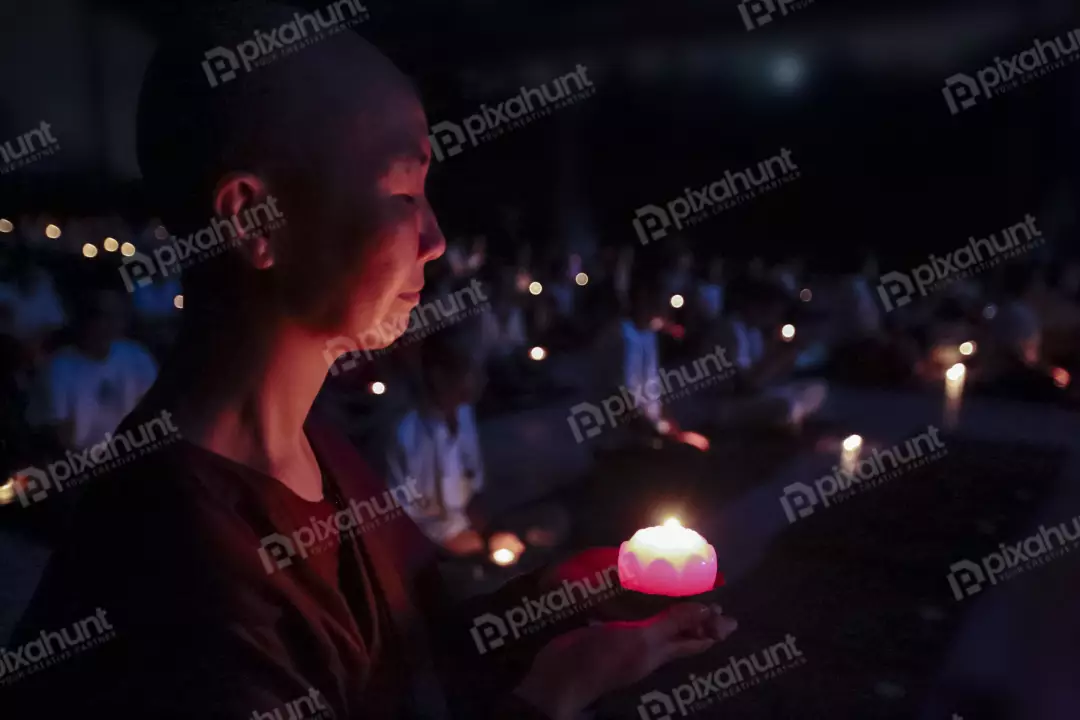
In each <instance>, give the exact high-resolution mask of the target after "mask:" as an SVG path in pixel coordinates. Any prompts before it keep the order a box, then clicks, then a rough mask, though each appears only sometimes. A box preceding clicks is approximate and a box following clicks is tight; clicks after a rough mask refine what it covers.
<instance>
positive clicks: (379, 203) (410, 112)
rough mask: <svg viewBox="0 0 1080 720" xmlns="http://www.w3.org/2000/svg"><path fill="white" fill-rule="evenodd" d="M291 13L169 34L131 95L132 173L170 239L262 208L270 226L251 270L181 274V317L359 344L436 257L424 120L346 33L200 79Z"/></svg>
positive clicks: (394, 78)
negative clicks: (245, 306) (272, 323)
mask: <svg viewBox="0 0 1080 720" xmlns="http://www.w3.org/2000/svg"><path fill="white" fill-rule="evenodd" d="M343 2H344V0H343ZM339 4H341V3H339ZM346 4H347V3H346ZM328 7H329V6H328ZM299 12H300V11H298V10H296V9H294V8H288V7H283V6H258V7H248V8H246V9H244V10H242V11H236V10H234V11H231V12H229V13H228V14H226V15H224V16H220V17H216V18H215V19H214V21H213V22H206V23H205V24H203V25H201V26H199V27H198V28H196V29H195V30H194V31H192V32H190V33H189V32H182V33H176V34H175V35H178V36H181V37H183V41H182V42H179V43H171V44H169V45H166V46H163V47H162V48H161V49H160V50H159V52H158V53H157V54H156V56H155V58H154V59H153V61H152V62H151V65H150V68H149V69H148V71H147V74H146V77H145V80H144V83H143V91H142V93H141V96H140V101H139V117H138V155H139V164H140V167H141V168H142V171H143V175H144V179H145V181H146V184H147V187H148V189H149V190H150V193H151V196H152V197H153V199H154V202H155V204H156V207H157V208H158V209H159V212H160V213H161V215H162V217H163V218H164V220H165V223H166V226H167V227H168V229H169V231H170V233H172V234H174V235H184V234H187V233H190V232H193V231H195V230H197V229H199V228H202V227H206V226H207V225H208V223H209V222H210V220H211V219H212V218H215V217H218V218H221V217H225V218H227V217H229V216H230V215H232V214H233V212H235V211H236V209H237V208H238V207H247V206H249V205H255V204H257V203H258V201H259V200H260V199H261V198H265V197H268V196H269V197H272V198H273V199H274V200H275V202H276V203H278V206H279V207H280V210H281V212H282V214H283V216H284V227H283V228H281V229H275V230H273V232H272V233H270V234H269V236H270V237H269V240H268V244H267V248H268V249H267V250H266V253H265V254H266V259H265V262H262V261H259V260H258V258H257V259H256V260H257V261H256V262H255V265H254V266H253V261H252V260H251V257H245V256H243V255H240V256H239V257H238V254H237V253H225V254H224V255H223V256H221V258H220V259H214V260H212V261H206V262H203V261H200V262H199V263H198V264H196V265H194V266H193V267H192V268H190V269H185V272H184V286H185V308H192V309H195V310H196V311H198V310H199V308H200V307H201V306H203V305H206V306H208V309H213V310H214V311H215V312H216V311H219V309H220V308H222V307H225V308H231V307H234V306H236V305H237V304H238V303H240V302H242V301H248V302H254V303H257V304H258V306H259V307H260V308H262V311H263V312H270V311H271V310H273V309H276V310H278V311H279V312H280V313H283V314H286V315H289V316H292V317H294V318H297V319H300V320H301V321H302V322H303V323H304V324H306V325H308V326H309V327H310V328H311V329H313V330H318V331H320V332H326V333H331V332H333V331H336V332H338V333H339V334H342V333H341V331H342V330H344V331H345V332H344V334H348V335H352V334H354V333H356V334H362V333H363V332H364V329H365V327H364V326H365V325H366V324H368V323H372V324H375V323H379V322H385V321H386V320H387V319H389V318H388V317H387V316H388V315H396V314H400V308H399V307H397V305H398V304H400V303H398V301H397V298H398V296H399V295H402V294H404V295H406V296H408V297H411V296H412V293H413V291H416V290H418V289H419V286H421V285H422V284H423V270H422V265H423V262H426V259H424V255H425V253H428V254H430V252H431V247H430V246H438V247H437V248H436V249H437V252H436V256H437V254H439V253H441V251H442V250H441V243H442V242H443V241H442V236H441V234H440V233H439V230H438V225H437V223H436V222H435V219H434V215H433V214H432V213H431V209H430V207H429V206H428V205H427V201H426V199H425V197H424V189H423V186H424V179H425V177H426V173H427V169H428V164H429V160H428V157H429V155H430V148H429V144H428V140H427V121H426V118H425V116H424V113H423V109H422V107H421V105H420V102H419V99H418V97H417V94H416V92H415V89H414V87H413V85H412V83H411V82H410V81H409V80H408V78H406V77H405V76H404V75H403V74H402V73H401V72H400V71H399V70H398V69H397V68H396V67H395V66H394V65H393V63H391V62H390V61H389V60H388V59H387V58H386V57H385V56H383V55H382V54H381V53H380V52H379V51H378V50H376V49H375V48H374V47H372V46H371V45H370V44H368V43H367V42H366V41H364V40H362V39H361V38H359V37H358V36H357V35H355V34H354V33H353V32H351V31H349V30H339V31H338V32H334V33H333V34H328V35H325V34H313V36H312V37H310V38H308V39H307V40H306V41H305V42H304V43H297V47H296V49H295V51H291V52H282V51H281V50H277V51H276V54H274V55H270V56H264V57H263V58H261V59H260V60H258V61H257V62H264V64H262V65H258V64H257V62H252V63H246V62H245V63H244V67H237V68H235V70H234V72H233V73H231V76H230V77H229V78H228V79H225V78H224V77H219V76H215V75H214V73H215V72H217V71H218V70H219V69H220V68H217V67H216V66H214V65H212V64H211V62H212V59H213V58H214V57H215V56H220V55H221V51H216V50H215V49H216V48H224V49H225V50H229V49H230V48H232V49H236V48H238V47H239V46H240V44H241V43H244V42H248V43H249V45H251V44H252V43H251V39H252V38H255V37H258V35H257V33H262V35H263V36H264V37H265V36H266V35H267V34H269V33H272V32H274V30H275V29H276V28H280V27H282V26H283V25H285V24H287V23H291V22H294V21H295V20H296V18H297V13H299ZM338 12H342V11H341V10H340V9H339V11H338ZM301 14H303V13H301ZM324 14H325V10H324ZM346 17H348V16H347V15H346ZM325 32H329V31H325ZM308 43H310V44H308ZM229 51H230V52H231V50H229ZM248 65H250V67H249V68H248V69H245V67H246V66H248ZM418 258H420V259H421V261H420V262H419V263H418ZM427 259H430V258H427ZM260 262H261V264H260ZM360 284H362V285H363V286H364V287H365V288H366V289H367V292H365V293H361V294H360V295H358V294H357V293H356V292H355V291H354V290H355V288H356V287H357V286H358V285H360Z"/></svg>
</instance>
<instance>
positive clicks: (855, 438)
mask: <svg viewBox="0 0 1080 720" xmlns="http://www.w3.org/2000/svg"><path fill="white" fill-rule="evenodd" d="M860 447H862V436H860V435H848V436H847V437H846V438H844V449H845V450H847V451H848V452H851V451H853V450H858V449H859V448H860Z"/></svg>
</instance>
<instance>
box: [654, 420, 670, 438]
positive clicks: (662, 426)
mask: <svg viewBox="0 0 1080 720" xmlns="http://www.w3.org/2000/svg"><path fill="white" fill-rule="evenodd" d="M656 429H657V431H658V432H660V434H662V435H667V434H668V433H669V432H671V423H670V422H669V421H667V420H661V421H659V422H658V423H656Z"/></svg>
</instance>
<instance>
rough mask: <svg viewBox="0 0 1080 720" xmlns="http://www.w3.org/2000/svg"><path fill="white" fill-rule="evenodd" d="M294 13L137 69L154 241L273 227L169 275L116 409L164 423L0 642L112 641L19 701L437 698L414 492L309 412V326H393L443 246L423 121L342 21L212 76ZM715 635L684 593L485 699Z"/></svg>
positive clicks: (500, 708) (552, 696)
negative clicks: (421, 599)
mask: <svg viewBox="0 0 1080 720" xmlns="http://www.w3.org/2000/svg"><path fill="white" fill-rule="evenodd" d="M294 12H295V11H294V10H293V9H283V8H282V9H263V10H259V11H254V10H248V11H245V12H244V13H241V14H240V15H237V16H236V17H234V18H232V19H227V20H226V19H223V20H220V21H217V22H215V24H214V26H213V27H212V28H211V29H209V30H207V28H206V27H202V28H200V29H199V31H198V32H197V33H190V32H187V31H184V32H180V31H177V35H178V36H179V35H182V36H183V37H184V38H185V42H184V43H183V47H163V48H162V49H161V50H160V51H159V53H158V55H157V57H156V58H155V59H154V61H153V62H152V64H151V67H150V69H149V70H148V72H147V75H146V78H145V80H144V84H143V91H142V95H141V98H140V103H139V118H138V133H139V136H138V151H139V161H140V164H141V167H142V170H143V173H144V176H145V180H146V183H147V185H148V187H149V188H150V189H151V190H152V191H153V195H154V198H155V200H156V202H157V204H158V206H159V207H160V210H161V213H162V217H163V218H164V219H165V223H166V225H167V227H168V229H169V232H170V233H171V234H173V235H176V236H178V237H187V236H188V235H190V234H192V233H197V232H198V231H199V229H201V228H205V227H208V226H210V225H211V224H212V223H213V222H215V221H217V222H221V221H222V220H223V219H228V218H231V217H233V216H240V215H243V214H244V213H245V211H247V210H251V209H252V208H255V207H257V206H259V205H260V204H265V203H268V202H269V201H271V200H272V201H273V203H274V207H275V208H276V209H277V211H278V212H279V213H280V220H281V221H280V222H277V223H275V224H274V225H273V226H272V228H270V229H267V228H263V227H258V226H254V227H250V228H249V229H247V230H245V231H244V232H242V233H238V235H239V236H238V237H237V239H236V241H235V242H233V243H232V244H231V247H230V249H229V251H228V252H225V253H218V254H216V255H215V256H214V257H207V258H206V259H203V260H200V261H198V262H194V263H193V264H191V266H190V267H188V268H186V269H185V271H184V276H183V282H184V311H183V315H184V318H183V319H184V324H183V329H182V331H181V333H180V337H179V340H178V342H177V345H176V348H175V353H174V355H173V356H172V357H171V358H169V359H168V360H167V361H166V362H165V363H164V364H163V367H162V368H161V373H160V377H159V379H158V382H157V383H156V384H155V385H154V387H153V388H152V389H151V390H150V392H149V393H148V394H147V395H146V396H145V398H144V399H143V401H142V403H141V404H140V406H139V408H138V409H137V410H136V411H135V412H134V413H133V414H132V415H130V416H129V417H128V418H127V420H126V421H125V426H128V427H134V426H136V425H138V423H139V422H141V421H142V419H143V418H146V417H151V416H155V415H156V414H158V413H159V412H160V411H161V409H167V410H169V411H170V412H171V413H172V417H173V418H174V422H175V424H176V426H177V427H178V428H179V429H180V433H181V435H182V437H181V438H177V439H175V440H174V442H172V443H171V444H170V445H169V446H168V447H167V448H165V449H163V450H158V451H155V452H154V453H150V454H147V455H144V456H142V457H138V458H134V457H132V458H126V459H125V462H123V463H120V464H119V467H117V468H116V470H115V471H114V472H112V473H111V474H110V475H109V476H103V477H96V478H93V479H92V480H91V481H90V482H89V483H88V487H87V488H86V492H87V497H86V498H85V501H84V503H83V506H82V507H81V508H80V513H79V519H78V520H77V522H76V523H75V526H74V528H73V533H72V537H71V542H69V543H68V544H66V545H64V546H63V547H61V548H60V549H59V550H58V552H57V553H56V554H55V556H54V558H53V561H52V562H51V564H50V567H49V568H48V570H47V571H46V574H45V577H44V579H43V582H42V584H41V586H40V587H39V590H38V593H37V596H36V597H35V599H34V600H33V602H32V604H31V606H30V610H29V612H28V614H27V616H26V617H25V618H24V620H23V623H22V628H21V633H20V635H19V636H18V637H16V638H15V640H14V642H15V643H19V642H24V643H25V642H39V641H40V640H41V638H42V637H43V636H42V633H48V632H56V631H60V630H61V629H62V628H65V627H70V626H71V624H72V623H75V622H77V621H79V620H80V619H82V618H85V617H90V616H94V614H95V612H96V611H97V610H98V609H101V610H102V611H103V612H104V617H105V618H107V620H108V622H109V624H110V626H111V627H112V628H113V630H112V634H111V635H110V636H109V637H108V638H107V639H103V640H102V641H101V642H100V643H98V644H96V646H95V647H92V648H88V649H85V650H84V651H81V652H74V653H72V654H71V657H67V658H65V659H64V660H63V661H62V662H59V663H56V664H55V665H54V666H52V667H49V668H47V669H44V670H42V671H40V672H37V673H35V674H33V675H30V676H28V677H26V678H23V679H21V680H19V681H18V683H16V684H15V685H13V687H15V688H16V689H19V690H21V691H23V692H22V694H23V696H24V698H25V700H26V701H27V702H28V705H27V708H26V712H27V715H25V716H26V717H50V718H51V717H76V716H88V717H109V718H114V719H115V718H127V717H131V718H139V719H140V720H144V719H145V720H149V719H151V718H152V719H154V720H158V719H160V718H199V719H200V720H202V719H204V718H228V717H235V718H237V719H238V720H240V719H241V718H265V717H286V716H287V717H293V716H294V715H295V716H297V717H310V716H313V715H314V711H315V710H317V711H318V712H321V713H323V716H324V717H326V716H331V715H332V716H333V717H338V718H406V717H424V718H427V717H440V716H442V715H444V714H445V710H444V707H443V706H442V705H441V703H440V701H439V699H438V698H437V697H435V696H436V695H437V694H438V693H436V692H434V691H432V690H431V684H430V683H429V684H426V685H425V686H424V687H427V688H428V689H427V690H425V691H418V690H417V689H416V688H417V687H418V686H419V683H418V682H417V680H416V679H417V678H420V677H425V673H426V672H428V670H427V668H429V667H430V665H431V663H430V662H427V661H425V660H424V657H425V652H426V650H425V643H424V641H423V622H422V619H421V618H420V616H419V614H418V613H417V612H416V611H415V610H414V602H413V599H414V595H413V593H412V592H411V591H410V589H409V588H408V583H409V574H408V573H407V572H406V570H405V568H406V567H408V565H409V562H408V558H406V557H405V554H406V553H407V551H408V550H409V548H410V547H412V546H411V545H410V543H411V542H412V540H410V539H408V538H411V537H414V536H417V533H416V532H415V528H414V527H412V526H411V525H410V520H409V519H408V518H409V516H408V514H407V513H400V512H397V513H394V512H393V508H391V505H392V504H395V503H396V504H398V505H400V503H402V502H410V501H411V498H410V497H409V496H408V493H407V492H406V493H404V494H402V493H395V494H394V495H393V497H391V496H390V495H389V494H388V493H386V488H385V486H380V484H379V483H377V482H374V481H373V480H372V479H371V477H370V475H369V474H368V473H366V472H365V471H364V469H363V467H362V466H361V465H360V463H359V461H358V460H357V459H356V458H355V457H354V456H353V454H352V450H351V448H350V447H349V446H348V445H347V443H345V442H344V441H343V440H342V439H341V438H340V437H339V436H338V435H337V434H336V433H335V432H334V430H333V429H332V428H328V427H326V426H325V425H324V424H322V423H320V422H319V421H318V419H317V418H315V417H314V416H313V414H312V413H311V409H312V405H313V403H314V400H315V397H316V394H317V393H318V392H319V389H320V387H321V386H322V383H323V381H324V379H325V376H326V374H327V370H328V367H327V361H326V357H325V355H324V353H325V351H326V349H327V347H328V343H330V342H331V341H332V340H333V339H334V338H338V337H340V336H348V337H353V338H371V337H380V338H385V337H386V333H372V332H370V330H371V329H372V328H375V327H387V326H399V327H401V328H402V329H404V328H405V326H406V322H407V318H408V315H409V312H410V311H411V310H412V308H413V307H414V306H415V305H416V303H417V302H418V299H419V293H420V290H421V288H422V287H423V285H424V266H425V264H426V263H428V262H429V261H431V260H433V259H435V258H437V257H438V256H439V255H440V254H442V252H443V249H444V245H445V241H444V239H443V236H442V233H441V232H440V230H439V225H438V222H437V221H436V219H435V214H434V212H433V210H432V208H431V206H430V205H429V204H428V201H427V199H426V198H425V195H424V183H425V176H426V174H427V170H428V165H429V162H430V155H431V151H430V147H429V144H428V139H427V135H428V131H427V120H426V118H425V116H424V111H423V109H422V107H421V105H420V101H419V100H418V98H417V95H416V93H415V91H414V89H413V87H412V84H411V83H410V82H409V81H408V80H407V79H406V78H405V77H404V76H403V75H402V74H401V73H400V72H399V71H398V70H397V69H396V68H395V67H394V66H393V64H392V63H391V62H390V61H389V60H387V59H386V58H385V57H383V56H382V55H380V54H379V53H378V52H377V51H375V50H374V49H373V48H372V47H370V46H369V45H367V44H366V43H364V42H363V41H361V40H360V39H359V38H358V37H356V36H355V35H354V34H352V33H350V32H338V33H335V34H331V35H329V36H328V37H325V38H322V39H319V40H318V41H317V42H312V43H311V44H310V45H307V46H305V47H302V48H298V49H297V51H296V52H291V53H280V56H275V57H272V58H271V57H266V58H264V59H265V60H267V62H266V63H265V64H263V65H261V66H256V65H254V64H253V65H252V66H251V68H250V69H245V67H244V66H238V67H236V68H235V72H234V74H233V76H232V77H231V78H229V79H227V80H226V79H224V76H222V77H221V78H218V80H219V81H218V82H216V83H212V82H210V81H209V80H210V76H209V75H208V73H207V71H205V70H204V66H203V61H204V60H205V58H206V57H207V51H210V50H212V49H213V48H215V47H221V48H225V49H229V48H236V47H237V46H238V45H239V43H241V42H243V41H245V40H247V39H249V38H252V37H253V36H254V33H255V31H256V30H260V31H262V32H263V33H264V34H265V33H269V32H270V31H271V30H272V29H273V28H279V27H282V26H284V25H285V24H287V23H289V22H291V21H293V20H294V19H295V18H296V16H295V15H294ZM309 25H310V23H309ZM278 37H281V35H280V34H279V36H278ZM196 38H198V39H197V40H196ZM220 54H221V53H218V55H219V56H220ZM214 67H215V68H216V66H214ZM395 507H396V506H395ZM388 509H389V511H390V513H391V514H388V515H386V517H387V518H391V517H392V518H393V519H392V520H388V521H386V522H383V523H372V524H371V526H372V529H368V530H366V531H359V530H358V529H357V527H356V523H357V522H367V521H368V520H369V516H368V515H365V514H364V513H370V514H371V516H376V515H379V514H380V513H384V512H386V511H387V510H388ZM360 515H362V516H363V517H362V518H360V517H358V516H360ZM331 519H332V520H331ZM375 525H377V527H375ZM733 629H734V622H733V621H732V620H730V619H728V618H725V617H723V616H721V615H720V614H719V612H718V610H716V609H714V608H706V607H704V606H700V605H695V604H683V605H679V606H676V607H674V608H672V609H671V610H669V611H668V612H667V613H665V614H663V615H661V616H658V617H656V618H653V619H651V620H649V621H646V622H642V623H632V624H604V625H594V626H591V627H588V628H586V629H582V630H578V631H574V632H572V633H569V634H567V635H564V636H562V637H559V638H557V639H556V640H555V641H553V642H552V643H550V644H549V645H548V646H547V647H545V648H544V649H543V650H542V651H541V652H540V653H539V655H538V656H537V657H536V659H535V661H534V663H533V665H532V668H531V670H529V671H528V672H527V673H526V674H525V676H524V678H523V679H522V681H521V683H520V684H519V685H518V686H517V687H514V688H508V689H507V691H506V694H505V696H504V697H501V698H493V699H492V701H491V702H490V703H489V704H490V706H491V710H490V714H491V716H492V717H507V718H528V717H550V718H571V717H575V716H576V715H577V714H578V713H579V712H580V711H582V710H583V709H584V708H585V707H587V706H588V705H589V704H590V703H592V702H593V701H595V700H596V699H598V698H599V697H600V696H601V695H603V694H604V693H606V692H608V691H611V690H614V689H616V688H619V687H622V686H625V685H628V684H631V683H633V682H636V681H637V680H640V679H641V678H643V677H645V676H646V675H647V674H648V673H650V672H651V671H652V670H654V669H656V668H657V667H659V666H660V665H661V664H663V663H665V662H667V661H669V660H671V659H673V658H676V657H681V656H685V655H688V654H693V653H697V652H701V651H703V650H705V649H707V648H708V647H710V646H711V645H712V644H713V643H715V642H716V641H717V640H718V639H721V638H722V637H724V636H726V635H727V634H728V633H730V632H731V631H732V630H733ZM35 638H37V640H35ZM309 710H311V712H309ZM275 712H276V713H278V714H277V715H275V714H274V713H275ZM61 713H63V714H61ZM15 716H18V717H22V715H20V714H19V713H18V712H16V713H15Z"/></svg>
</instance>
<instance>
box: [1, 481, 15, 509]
mask: <svg viewBox="0 0 1080 720" xmlns="http://www.w3.org/2000/svg"><path fill="white" fill-rule="evenodd" d="M14 500H15V478H8V479H7V481H5V482H4V484H3V485H0V505H8V504H9V503H11V502H13V501H14Z"/></svg>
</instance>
